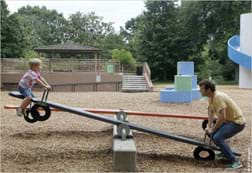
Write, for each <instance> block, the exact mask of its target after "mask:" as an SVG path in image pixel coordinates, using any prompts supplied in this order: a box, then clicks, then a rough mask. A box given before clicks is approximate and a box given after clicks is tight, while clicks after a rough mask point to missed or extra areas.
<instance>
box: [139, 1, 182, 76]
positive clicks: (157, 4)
mask: <svg viewBox="0 0 252 173" xmlns="http://www.w3.org/2000/svg"><path fill="white" fill-rule="evenodd" d="M146 8H147V11H146V12H144V16H145V20H144V21H145V22H144V29H143V32H142V36H141V46H140V51H141V54H142V56H143V58H144V59H145V60H146V61H147V62H148V63H149V65H150V68H151V70H152V74H153V76H154V77H157V78H159V79H160V80H167V79H172V78H173V76H174V74H175V73H176V62H177V61H178V60H180V58H183V57H181V54H180V52H181V50H180V47H179V45H180V42H181V37H178V31H179V28H178V26H179V25H178V21H177V8H176V4H175V3H174V1H147V2H146Z"/></svg>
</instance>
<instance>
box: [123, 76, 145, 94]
mask: <svg viewBox="0 0 252 173" xmlns="http://www.w3.org/2000/svg"><path fill="white" fill-rule="evenodd" d="M149 90H150V88H149V87H148V83H147V81H146V80H145V77H144V76H143V75H141V76H137V75H130V74H127V75H126V74H125V75H123V82H122V91H124V92H141V91H142V92H144V91H149Z"/></svg>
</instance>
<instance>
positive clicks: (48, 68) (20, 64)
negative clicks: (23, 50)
mask: <svg viewBox="0 0 252 173" xmlns="http://www.w3.org/2000/svg"><path fill="white" fill-rule="evenodd" d="M108 65H112V66H113V70H112V72H115V73H120V72H121V64H120V61H119V60H113V59H97V60H95V59H65V58H51V59H44V60H43V64H42V71H43V72H108ZM27 69H28V61H27V60H25V59H21V58H1V71H2V72H24V71H26V70H27Z"/></svg>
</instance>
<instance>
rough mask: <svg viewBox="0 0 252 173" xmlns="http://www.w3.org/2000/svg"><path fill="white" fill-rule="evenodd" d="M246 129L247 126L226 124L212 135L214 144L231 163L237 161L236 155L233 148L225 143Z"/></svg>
mask: <svg viewBox="0 0 252 173" xmlns="http://www.w3.org/2000/svg"><path fill="white" fill-rule="evenodd" d="M244 128H245V124H243V125H240V124H236V123H233V122H225V123H223V124H222V126H221V127H220V128H219V129H217V130H216V131H215V132H214V133H213V134H212V139H213V141H214V143H215V144H216V145H217V146H218V147H220V149H221V152H222V154H223V155H224V156H225V157H226V158H227V159H228V160H229V161H230V162H231V163H234V162H235V161H236V158H235V155H234V154H233V152H232V150H231V148H230V147H229V146H228V144H227V143H226V142H225V141H224V140H225V139H228V138H231V137H232V136H234V135H235V134H237V133H239V132H240V131H242V130H243V129H244Z"/></svg>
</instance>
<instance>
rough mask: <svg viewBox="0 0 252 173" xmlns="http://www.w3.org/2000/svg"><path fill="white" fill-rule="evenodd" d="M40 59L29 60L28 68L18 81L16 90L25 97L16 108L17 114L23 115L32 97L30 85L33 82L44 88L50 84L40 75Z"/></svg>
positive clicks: (31, 85) (32, 84)
mask: <svg viewBox="0 0 252 173" xmlns="http://www.w3.org/2000/svg"><path fill="white" fill-rule="evenodd" d="M41 64H42V62H41V60H40V59H37V58H33V59H31V60H29V66H30V70H28V72H26V73H25V74H24V76H23V77H22V78H21V80H20V81H19V83H18V91H19V92H20V93H21V94H22V95H23V96H24V97H25V99H24V100H23V102H22V103H21V105H20V107H19V108H17V115H18V116H24V114H25V109H26V107H27V106H28V105H29V104H30V103H31V99H32V97H34V95H33V93H32V91H31V90H32V87H33V86H34V84H36V83H38V84H40V85H42V86H43V87H45V88H48V89H50V88H51V86H50V85H49V84H48V83H47V82H46V80H45V79H44V78H43V77H42V76H41V75H40V67H41Z"/></svg>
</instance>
